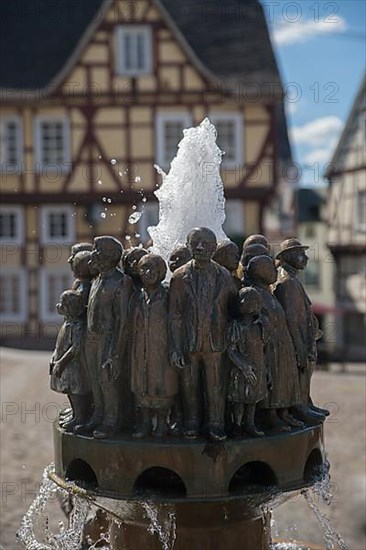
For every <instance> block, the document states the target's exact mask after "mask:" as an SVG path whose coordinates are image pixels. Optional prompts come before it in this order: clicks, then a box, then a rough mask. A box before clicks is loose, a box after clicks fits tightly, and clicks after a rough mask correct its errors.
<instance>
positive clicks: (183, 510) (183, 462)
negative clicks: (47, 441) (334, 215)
mask: <svg viewBox="0 0 366 550" xmlns="http://www.w3.org/2000/svg"><path fill="white" fill-rule="evenodd" d="M221 157H222V152H221V151H220V149H219V148H218V147H217V145H216V131H215V128H214V127H213V126H212V124H210V122H209V121H208V119H205V120H204V121H203V122H202V123H201V124H200V125H199V126H198V127H195V128H190V129H188V130H185V131H184V138H183V140H182V141H181V142H180V144H179V149H178V154H177V157H176V158H175V159H174V160H173V161H172V163H171V169H170V171H169V174H164V173H163V172H162V171H160V173H162V175H163V184H162V186H161V187H160V188H159V190H158V191H157V192H156V195H157V196H158V199H159V202H160V206H161V208H160V219H159V224H158V225H157V226H156V227H154V228H149V233H150V236H151V238H152V243H153V244H152V247H151V248H150V249H148V250H145V249H143V248H142V247H141V246H139V247H136V248H129V249H127V250H126V251H124V250H123V247H122V244H121V243H120V242H119V240H117V239H116V238H114V237H111V236H98V237H95V239H94V243H93V244H92V243H77V244H75V245H73V247H72V249H71V256H70V259H69V262H70V267H71V269H72V271H73V273H74V276H75V281H74V284H73V285H72V288H71V289H70V290H66V291H65V292H63V294H62V295H61V297H60V301H59V304H58V306H57V307H58V312H59V313H60V315H62V316H64V323H63V325H62V327H61V330H60V333H59V336H58V339H57V344H56V349H55V352H54V354H53V356H52V359H51V362H50V374H51V387H52V389H54V390H55V391H58V392H62V393H65V394H67V395H68V397H69V400H70V404H71V408H68V409H66V410H64V411H62V412H61V413H60V415H59V418H58V419H57V420H56V421H55V422H54V425H53V435H54V450H55V466H54V470H53V471H52V472H51V471H50V472H49V476H50V477H51V478H52V480H53V481H54V482H55V483H56V484H57V486H59V487H62V488H65V489H66V490H67V491H68V492H69V493H71V494H76V495H78V496H79V497H81V498H82V499H84V500H85V501H88V502H92V503H93V505H94V506H96V507H97V508H98V512H97V513H96V515H95V517H94V518H92V519H91V520H90V522H89V523H88V526H87V528H86V529H85V537H84V542H85V541H86V535H87V533H86V531H87V530H88V529H89V531H88V532H89V534H90V532H91V531H92V527H93V526H94V527H95V528H98V529H99V532H100V530H101V529H105V530H107V531H108V532H109V535H108V536H109V543H110V548H112V549H114V550H119V549H121V550H122V549H123V550H145V549H155V548H156V549H160V548H161V547H163V548H164V550H165V549H166V550H170V549H172V548H173V547H174V549H175V550H187V549H189V550H196V549H197V550H223V549H224V550H232V549H236V548H238V541H240V545H241V546H240V547H241V548H243V550H268V549H269V548H270V539H271V530H270V512H269V507H270V506H273V505H274V504H279V503H281V502H282V501H283V500H285V499H286V498H288V497H289V495H293V492H294V491H298V490H301V489H303V488H305V487H308V486H310V485H311V484H312V483H313V482H314V480H315V479H318V478H319V477H320V476H321V474H322V473H324V470H326V468H327V461H326V457H325V451H324V445H323V421H324V419H325V417H326V415H327V413H328V412H327V411H326V410H324V409H319V408H317V407H315V405H314V404H313V402H312V400H311V397H310V381H311V376H312V373H313V370H314V365H315V362H316V340H317V339H318V338H319V336H320V332H319V330H318V326H317V323H316V319H315V317H314V315H313V313H312V310H311V304H310V300H309V298H308V297H307V295H306V293H305V291H304V289H303V287H302V285H301V282H300V281H299V279H298V278H297V273H298V271H299V270H301V269H303V268H304V267H305V266H306V255H305V249H306V247H305V246H304V245H302V243H300V242H299V241H298V240H296V239H294V238H293V239H289V240H287V241H284V242H283V243H282V245H281V250H280V253H279V254H278V255H277V257H276V258H273V257H272V256H271V246H270V243H269V242H268V240H267V239H266V237H265V236H263V235H250V236H249V237H248V238H247V239H246V240H245V241H244V244H243V249H242V251H241V252H240V250H239V249H238V247H237V246H236V245H235V244H234V243H232V242H231V241H229V239H228V238H227V237H226V235H225V233H224V231H223V229H222V224H223V222H224V219H225V211H224V205H225V198H224V192H223V183H222V180H221V177H220V164H221ZM208 162H209V163H210V171H209V176H208V175H207V173H206V171H205V168H206V165H207V163H208ZM192 190H193V192H192ZM182 197H184V199H182ZM121 263H122V268H121V267H120V266H121ZM276 267H278V273H277V268H276ZM168 268H169V269H168ZM74 502H75V503H76V502H77V501H76V500H75V501H74ZM149 506H155V507H156V508H155V509H156V510H157V511H158V512H159V514H161V515H162V517H163V519H164V518H165V519H164V521H163V520H162V525H164V526H165V527H164V529H168V527H169V526H170V527H172V525H173V524H174V529H173V530H172V533H173V534H172V537H171V539H170V542H169V543H168V542H167V541H166V538H164V536H163V534H162V533H161V526H160V527H158V526H157V525H156V517H155V516H154V514H155V512H154V513H153V514H152V515H151V509H149ZM149 510H150V511H149ZM111 518H112V519H111ZM113 518H114V519H113ZM151 525H153V526H155V527H154V529H153V531H154V530H155V532H156V533H158V537H155V536H152V534H151ZM167 526H168V527H167ZM170 527H169V529H170ZM98 529H97V530H98ZM159 529H160V534H159ZM169 529H168V530H169ZM80 537H81V533H80ZM84 547H85V548H86V547H88V546H84ZM93 547H98V546H93ZM67 548H69V547H67Z"/></svg>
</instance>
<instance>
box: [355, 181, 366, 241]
mask: <svg viewBox="0 0 366 550" xmlns="http://www.w3.org/2000/svg"><path fill="white" fill-rule="evenodd" d="M356 230H357V231H359V232H362V233H364V232H365V231H366V191H357V198H356Z"/></svg>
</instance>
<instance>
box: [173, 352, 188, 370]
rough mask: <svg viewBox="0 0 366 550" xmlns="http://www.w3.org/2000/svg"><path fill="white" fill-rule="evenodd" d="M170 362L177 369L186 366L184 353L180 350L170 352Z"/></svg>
mask: <svg viewBox="0 0 366 550" xmlns="http://www.w3.org/2000/svg"><path fill="white" fill-rule="evenodd" d="M170 362H171V363H172V365H173V366H174V367H177V368H178V369H183V368H184V367H185V366H186V362H185V360H184V355H183V353H181V352H180V351H172V352H171V353H170Z"/></svg>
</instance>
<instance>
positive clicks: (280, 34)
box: [272, 16, 347, 46]
mask: <svg viewBox="0 0 366 550" xmlns="http://www.w3.org/2000/svg"><path fill="white" fill-rule="evenodd" d="M346 29H347V23H346V21H345V19H343V17H339V16H338V20H337V21H329V22H326V21H318V22H316V21H314V20H311V19H307V20H303V21H298V22H296V23H295V22H294V23H291V22H285V23H281V24H280V25H278V26H276V27H274V29H273V31H272V36H273V39H274V41H275V42H276V44H278V45H280V46H283V45H286V44H295V43H296V42H306V41H307V40H310V39H311V38H314V37H317V36H319V35H324V34H336V33H341V32H344V31H345V30H346Z"/></svg>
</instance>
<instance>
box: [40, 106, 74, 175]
mask: <svg viewBox="0 0 366 550" xmlns="http://www.w3.org/2000/svg"><path fill="white" fill-rule="evenodd" d="M45 122H48V123H52V122H54V123H57V122H61V123H62V127H63V138H64V143H65V147H64V158H63V161H62V162H61V163H57V162H45V161H44V158H43V148H42V124H43V123H45ZM34 141H35V170H36V172H38V173H40V172H42V171H43V170H44V169H46V170H47V171H50V172H56V173H58V172H61V173H62V174H67V173H68V172H70V168H71V167H70V163H71V133H70V120H69V118H68V116H67V115H37V116H36V117H35V120H34Z"/></svg>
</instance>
